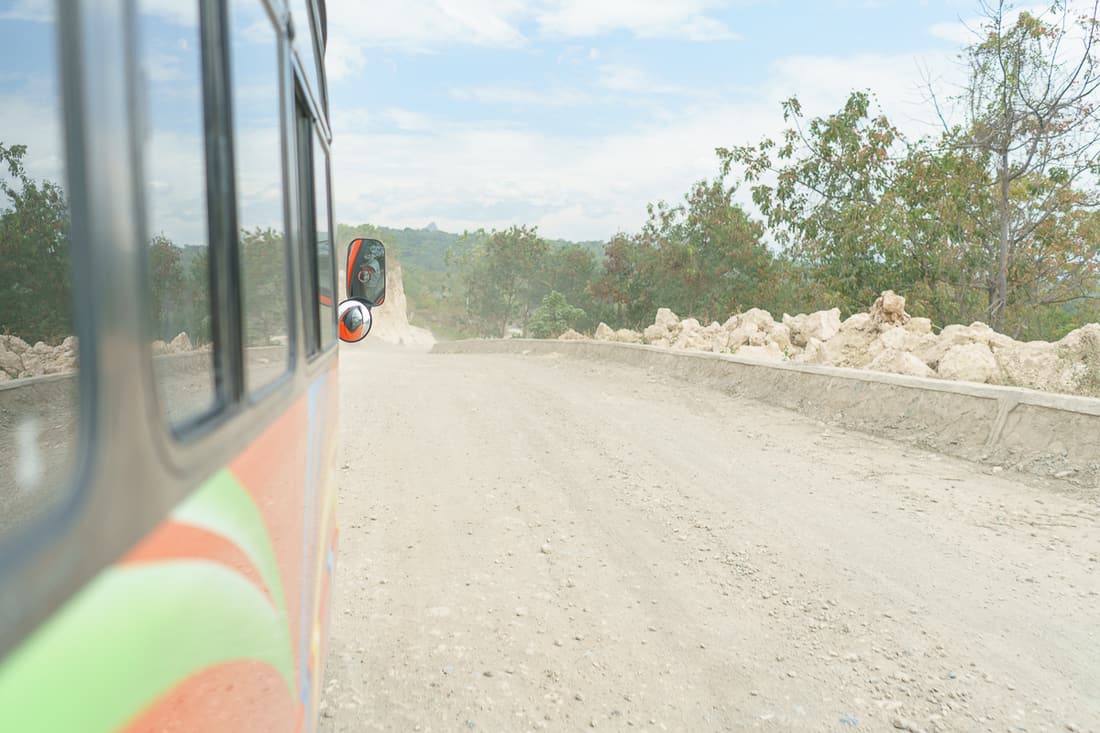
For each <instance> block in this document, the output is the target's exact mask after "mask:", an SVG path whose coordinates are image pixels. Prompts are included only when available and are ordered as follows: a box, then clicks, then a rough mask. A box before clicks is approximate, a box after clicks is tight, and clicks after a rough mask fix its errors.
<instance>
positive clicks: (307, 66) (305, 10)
mask: <svg viewBox="0 0 1100 733" xmlns="http://www.w3.org/2000/svg"><path fill="white" fill-rule="evenodd" d="M290 14H291V17H292V18H293V20H294V28H295V29H296V31H297V33H296V35H295V38H294V45H295V47H296V48H297V50H298V57H299V59H301V62H302V70H303V71H304V72H305V74H306V77H307V78H308V79H309V86H310V88H311V89H313V93H314V96H315V97H316V98H317V99H320V98H321V89H320V84H319V81H318V75H317V52H316V50H315V48H314V45H313V38H314V36H313V33H311V32H310V31H311V28H312V26H313V21H312V17H311V16H312V13H311V12H310V8H309V2H308V0H290Z"/></svg>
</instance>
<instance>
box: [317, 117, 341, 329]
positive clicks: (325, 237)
mask: <svg viewBox="0 0 1100 733" xmlns="http://www.w3.org/2000/svg"><path fill="white" fill-rule="evenodd" d="M313 191H314V196H315V197H316V203H315V205H314V212H315V213H314V217H315V226H316V228H317V300H318V302H319V303H320V309H321V318H320V324H321V348H322V349H324V348H327V347H328V346H329V344H332V343H333V342H335V341H336V310H335V308H334V307H333V306H334V299H335V289H336V288H335V286H334V283H333V276H334V270H333V267H332V265H333V257H332V251H333V241H332V216H331V215H330V213H331V208H330V206H329V192H328V156H327V155H326V153H325V148H324V146H322V145H321V143H320V141H319V140H317V137H316V136H313Z"/></svg>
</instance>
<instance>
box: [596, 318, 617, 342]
mask: <svg viewBox="0 0 1100 733" xmlns="http://www.w3.org/2000/svg"><path fill="white" fill-rule="evenodd" d="M614 337H615V331H614V330H612V328H611V326H609V325H607V324H606V323H604V322H603V321H600V325H598V326H596V336H595V338H596V340H597V341H610V340H611V339H612V338H614Z"/></svg>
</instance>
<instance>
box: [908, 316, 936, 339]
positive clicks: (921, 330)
mask: <svg viewBox="0 0 1100 733" xmlns="http://www.w3.org/2000/svg"><path fill="white" fill-rule="evenodd" d="M905 330H906V331H908V332H909V333H915V334H917V335H918V336H923V335H925V334H930V333H932V319H931V318H910V319H909V322H908V323H906V324H905Z"/></svg>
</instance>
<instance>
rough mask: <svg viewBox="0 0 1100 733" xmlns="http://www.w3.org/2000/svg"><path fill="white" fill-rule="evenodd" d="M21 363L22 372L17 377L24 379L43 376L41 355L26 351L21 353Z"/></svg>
mask: <svg viewBox="0 0 1100 733" xmlns="http://www.w3.org/2000/svg"><path fill="white" fill-rule="evenodd" d="M20 358H21V360H22V362H23V370H22V371H21V372H19V376H20V377H23V378H26V377H40V376H42V374H43V363H42V354H39V353H38V352H37V351H34V350H27V351H25V352H23V355H22V356H21V357H20Z"/></svg>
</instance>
